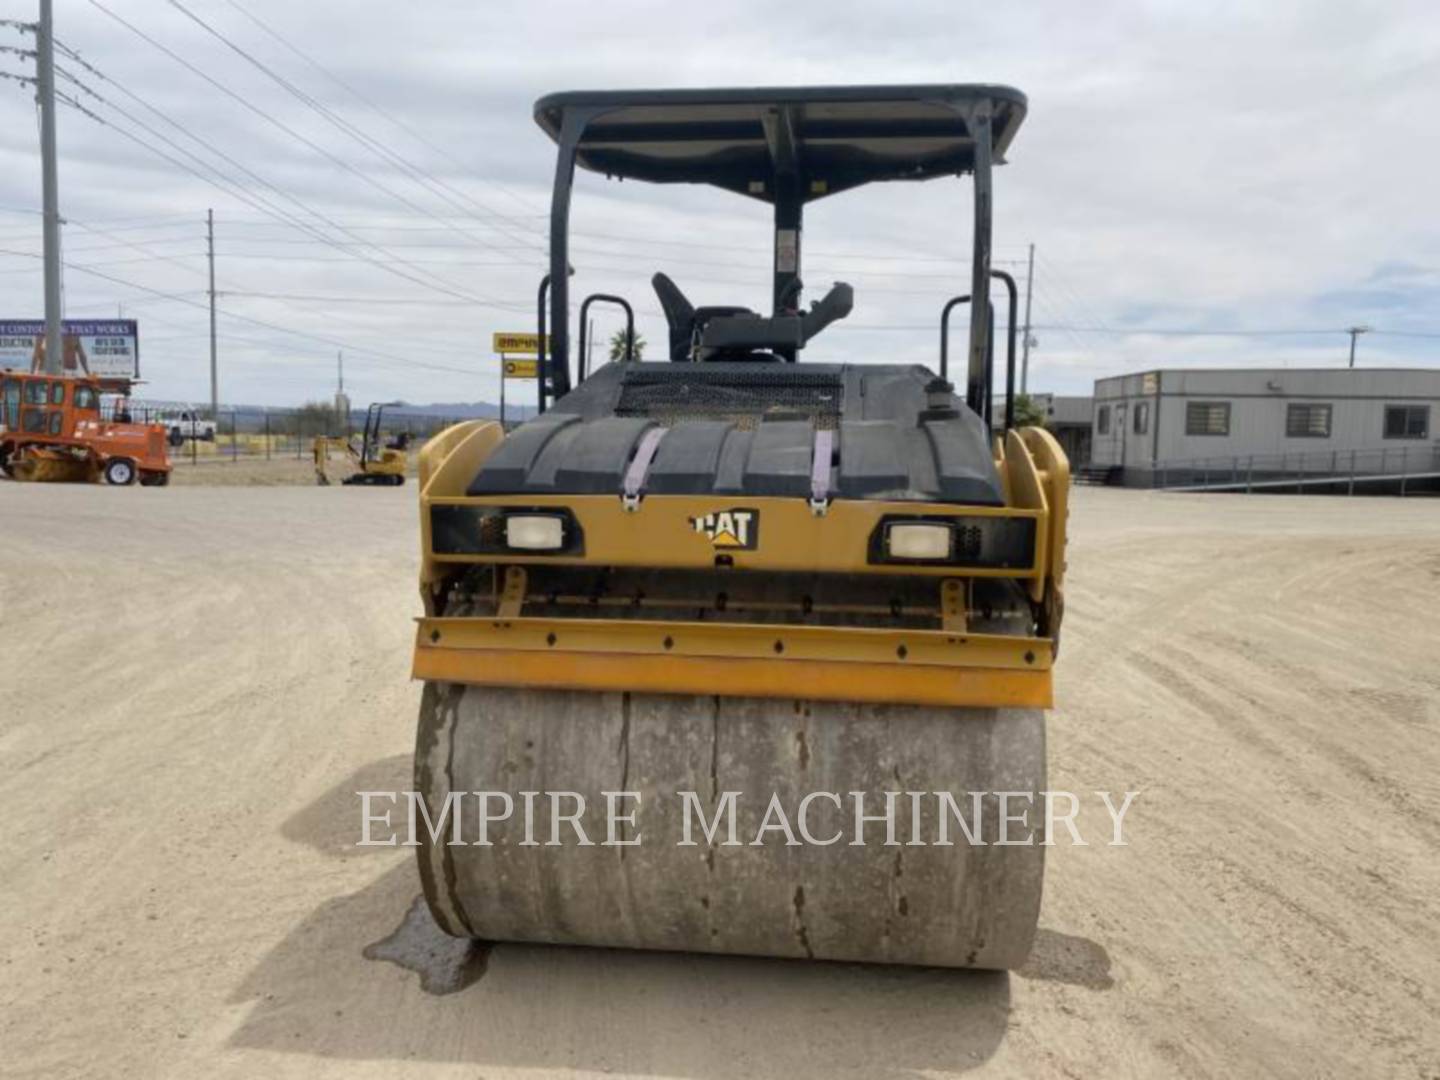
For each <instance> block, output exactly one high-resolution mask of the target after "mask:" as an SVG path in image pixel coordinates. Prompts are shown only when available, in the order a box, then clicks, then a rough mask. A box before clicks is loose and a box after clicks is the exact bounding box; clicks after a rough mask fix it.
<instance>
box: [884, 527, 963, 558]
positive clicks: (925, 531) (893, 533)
mask: <svg viewBox="0 0 1440 1080" xmlns="http://www.w3.org/2000/svg"><path fill="white" fill-rule="evenodd" d="M950 537H951V531H950V526H949V525H929V524H925V525H894V524H892V525H890V526H889V527H888V528H886V530H885V554H886V555H888V556H889V557H890V558H892V559H923V560H924V561H926V562H939V561H941V560H943V559H948V558H950Z"/></svg>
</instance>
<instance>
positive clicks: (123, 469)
mask: <svg viewBox="0 0 1440 1080" xmlns="http://www.w3.org/2000/svg"><path fill="white" fill-rule="evenodd" d="M0 469H3V470H4V472H5V475H7V476H9V477H10V478H11V479H14V480H39V481H71V482H81V483H86V482H89V483H94V482H97V481H99V480H100V479H101V478H102V477H103V478H104V480H105V482H106V483H109V484H133V483H134V482H135V481H136V480H137V479H138V480H139V481H140V483H142V484H145V485H147V486H157V487H163V486H164V485H165V484H168V483H169V482H170V458H169V456H168V454H167V453H166V448H165V428H164V426H163V425H161V424H136V423H131V422H130V421H129V417H128V415H127V414H126V411H125V409H124V408H123V407H122V408H120V409H119V410H117V417H116V419H114V420H103V419H101V416H100V383H99V381H98V380H96V379H94V378H92V377H90V376H82V377H76V376H70V375H64V376H58V375H41V374H31V373H27V372H19V371H4V372H0Z"/></svg>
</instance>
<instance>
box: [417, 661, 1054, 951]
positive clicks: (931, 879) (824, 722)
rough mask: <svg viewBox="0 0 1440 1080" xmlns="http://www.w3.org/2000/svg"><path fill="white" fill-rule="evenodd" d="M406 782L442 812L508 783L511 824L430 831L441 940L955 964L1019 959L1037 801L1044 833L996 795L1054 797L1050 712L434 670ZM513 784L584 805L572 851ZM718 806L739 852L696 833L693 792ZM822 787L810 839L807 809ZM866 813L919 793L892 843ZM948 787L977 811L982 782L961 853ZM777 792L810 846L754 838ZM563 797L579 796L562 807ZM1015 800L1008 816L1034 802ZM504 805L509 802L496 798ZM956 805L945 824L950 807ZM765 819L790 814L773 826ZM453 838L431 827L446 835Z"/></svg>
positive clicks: (1036, 872) (1028, 928)
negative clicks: (891, 796) (501, 683)
mask: <svg viewBox="0 0 1440 1080" xmlns="http://www.w3.org/2000/svg"><path fill="white" fill-rule="evenodd" d="M415 765H416V776H415V780H416V789H417V790H418V791H420V792H421V793H422V795H423V797H424V799H425V801H426V804H427V805H428V807H429V812H430V815H431V818H432V820H438V818H439V815H440V813H441V810H442V808H443V807H444V805H445V802H446V798H447V796H448V794H449V793H450V792H452V791H463V792H477V791H494V792H507V793H510V794H511V795H512V796H513V797H514V800H515V812H514V815H513V816H512V817H511V818H510V819H509V820H506V821H503V822H497V823H494V824H492V825H490V827H489V831H488V838H489V839H490V841H491V846H477V845H475V844H474V843H473V842H474V841H475V840H476V839H477V838H478V825H477V822H476V818H477V812H476V809H477V805H478V800H477V799H476V798H475V797H474V796H468V797H467V798H466V800H465V801H464V803H463V804H462V815H463V816H462V838H463V839H464V840H465V841H466V844H465V845H464V846H456V845H452V844H446V843H440V844H435V843H431V842H430V840H429V838H428V837H427V836H426V835H425V828H424V823H423V822H422V823H421V827H420V829H419V834H420V840H421V842H422V846H421V847H420V848H419V851H418V854H419V862H420V875H421V878H422V881H423V883H424V888H425V894H426V898H427V900H428V902H429V904H430V907H431V909H432V911H433V912H434V914H435V917H436V920H437V921H438V922H439V923H440V925H441V926H442V927H444V928H445V929H446V930H448V931H449V932H450V933H453V934H456V935H460V936H471V937H477V938H484V939H489V940H498V941H534V942H550V943H557V944H583V945H600V946H619V947H628V948H642V949H676V950H693V951H699V952H718V953H737V954H751V955H766V956H783V957H797V958H805V957H811V958H817V959H831V960H858V961H876V962H888V963H903V964H925V965H941V966H951V967H982V968H1011V967H1016V966H1018V965H1019V964H1021V963H1022V962H1023V961H1024V959H1025V957H1026V955H1027V953H1028V952H1029V949H1030V943H1031V939H1032V938H1033V936H1034V931H1035V923H1036V919H1037V917H1038V914H1039V908H1040V894H1041V881H1042V874H1043V859H1044V848H1043V847H1042V846H1040V841H1041V840H1042V839H1043V833H1042V832H1040V831H1039V830H1040V828H1041V826H1042V824H1043V822H1042V821H1040V820H1037V819H1038V818H1039V812H1040V803H1039V799H1038V795H1037V796H1036V801H1035V803H1034V806H1033V808H1032V809H1031V810H1030V816H1029V822H1030V823H1031V824H1032V825H1034V826H1035V831H1034V832H1033V833H1032V832H1031V831H1029V830H1028V829H1027V828H1025V827H1024V826H1023V825H1018V826H1017V825H1016V824H1014V823H1012V826H1011V832H1010V838H1011V839H1014V838H1017V837H1019V838H1021V839H1024V838H1027V837H1028V838H1031V839H1032V840H1033V842H1032V843H1030V844H1019V845H1014V846H994V841H995V840H996V839H998V837H999V831H998V830H999V814H998V811H999V806H998V801H997V800H996V798H995V796H994V795H993V793H995V792H1023V793H1038V792H1041V791H1043V790H1044V788H1045V733H1044V715H1043V713H1042V712H1040V711H1038V710H1014V709H1006V710H1001V709H940V708H922V707H915V706H900V705H895V706H874V705H860V704H851V703H836V702H820V701H811V700H805V699H797V700H793V701H781V700H769V699H747V698H724V697H715V696H684V697H680V696H660V695H639V694H594V693H582V692H570V691H559V690H529V689H501V688H494V687H476V686H460V685H453V684H444V683H434V684H428V685H427V686H426V687H425V692H424V696H423V700H422V704H421V713H420V724H419V731H418V741H417V748H416V762H415ZM523 791H537V792H542V793H546V792H556V791H567V792H568V791H573V792H578V793H580V794H582V795H583V796H584V797H585V802H586V811H585V815H584V817H583V818H582V825H583V827H584V829H585V832H586V834H587V835H588V837H589V838H590V839H591V840H593V841H594V842H595V844H594V846H589V847H586V846H580V845H579V844H578V842H577V838H576V836H575V834H574V833H573V832H572V831H571V828H570V826H569V825H563V831H562V832H561V839H562V841H563V843H562V844H561V845H559V846H548V845H547V843H546V842H547V841H549V840H550V839H551V833H550V828H551V822H550V815H549V812H548V811H549V803H548V799H547V797H546V796H545V795H541V796H539V797H538V799H537V801H536V809H535V815H534V833H533V837H534V840H535V841H536V844H537V846H526V845H523V844H522V841H523V840H524V839H525V831H524V828H525V827H524V822H523V819H522V811H523V805H522V797H521V796H520V795H519V793H520V792H523ZM622 791H632V792H639V793H640V796H641V797H640V801H639V804H638V806H636V805H635V804H634V803H633V802H630V801H622V802H620V803H618V804H617V806H618V809H619V812H620V813H622V814H624V813H629V812H630V811H634V813H635V822H634V825H633V826H630V825H621V826H620V827H619V828H618V829H617V832H616V835H615V839H633V838H634V837H635V836H636V835H638V836H639V837H640V839H641V843H640V844H639V845H638V846H625V847H621V846H605V845H604V844H603V843H602V842H603V841H604V840H605V839H606V838H607V814H606V799H605V795H604V792H622ZM687 791H689V792H695V793H696V795H695V799H696V800H697V803H698V807H699V808H700V809H701V810H702V811H703V813H704V815H705V817H706V818H707V819H709V818H713V816H714V814H715V811H716V807H717V803H718V802H719V801H720V800H721V799H722V798H723V795H724V793H725V792H731V791H733V792H738V793H739V794H738V796H737V797H736V800H735V808H736V812H735V821H736V839H737V840H738V841H740V843H739V844H738V845H737V846H729V845H726V844H723V843H721V841H723V840H725V839H727V838H728V837H727V829H726V825H725V822H724V820H723V817H722V820H721V824H720V832H719V833H717V834H716V835H715V840H716V844H715V845H714V846H710V845H709V844H707V843H706V840H705V837H704V834H703V831H702V827H703V824H702V821H701V819H700V817H699V816H698V815H696V814H694V812H693V809H694V807H692V815H691V838H692V839H693V840H694V841H696V846H684V845H682V844H681V841H682V839H683V825H684V800H683V798H682V797H681V795H680V794H679V793H681V792H687ZM812 791H820V792H834V793H837V794H838V795H839V796H840V799H841V801H842V804H843V805H842V807H841V808H837V807H836V806H835V804H834V802H833V801H832V800H829V799H828V798H827V797H823V796H822V797H817V799H815V800H812V805H811V809H810V813H809V825H810V832H811V834H812V836H813V838H814V839H816V840H828V839H830V838H831V837H832V836H834V835H835V834H836V833H837V832H839V833H842V834H843V835H842V836H841V838H840V839H839V841H838V842H836V843H833V844H830V845H827V846H822V845H819V844H810V843H805V842H804V841H803V838H801V837H800V836H799V835H798V829H799V823H798V814H797V810H798V807H799V805H800V802H801V800H802V798H804V796H806V795H807V794H809V793H810V792H812ZM857 791H858V792H865V793H866V796H865V800H864V809H865V812H866V813H867V814H870V815H880V814H882V813H883V812H884V807H885V798H886V796H885V792H887V791H897V792H909V791H919V792H925V793H927V794H926V796H925V797H924V798H923V799H922V800H921V802H920V807H921V810H920V832H919V834H918V835H919V837H920V838H921V839H922V840H925V841H926V843H925V844H924V845H923V846H919V845H913V844H909V843H907V841H909V840H911V839H912V831H911V829H912V816H911V805H912V804H911V800H910V798H909V797H908V796H906V795H904V794H901V795H900V796H898V798H897V800H896V813H895V820H896V836H895V839H896V841H897V843H896V844H895V845H894V846H890V845H887V844H886V843H885V841H886V826H885V823H884V822H883V821H875V822H870V823H868V824H866V825H865V826H864V836H865V841H866V842H865V843H864V844H863V845H860V846H854V845H852V844H851V843H850V841H851V840H853V839H854V837H855V825H854V803H853V798H852V797H851V796H850V794H849V793H851V792H857ZM941 791H948V792H950V793H952V795H953V797H954V799H955V802H956V804H957V805H958V806H959V807H960V808H961V811H962V812H963V813H964V814H965V815H966V816H967V818H969V817H970V816H971V809H970V796H969V793H970V792H975V791H978V792H986V793H992V794H987V795H986V796H985V798H984V801H983V811H982V815H981V820H982V824H981V826H980V829H981V832H980V838H981V839H984V840H986V841H988V843H987V844H986V845H983V846H980V845H970V844H969V843H968V842H967V841H966V838H965V836H964V834H963V833H962V832H961V831H960V828H959V825H958V824H957V823H956V822H955V821H954V820H953V818H951V819H950V839H951V840H953V841H954V842H955V843H954V846H949V847H944V846H938V845H936V844H935V843H934V841H935V840H936V839H937V838H938V832H937V820H936V819H937V816H938V815H939V814H940V813H941V812H942V811H941V808H940V806H939V804H938V803H937V800H936V798H935V796H934V795H933V793H934V792H941ZM772 793H774V794H776V795H778V797H779V803H780V805H781V807H782V808H783V810H784V813H785V815H786V818H787V821H788V823H789V825H790V826H791V828H792V830H795V831H796V832H797V837H796V838H797V839H799V840H801V843H800V844H799V845H798V846H789V845H787V843H786V837H785V836H784V834H783V833H782V832H781V831H780V829H779V828H776V829H773V830H771V831H770V832H768V833H767V834H766V835H765V839H764V843H763V844H762V845H759V846H756V845H754V844H753V843H752V841H753V840H754V839H755V838H756V834H757V830H758V829H759V828H760V825H761V823H762V820H763V819H764V818H765V816H766V813H767V809H768V807H769V804H770V801H771V796H772ZM565 805H566V807H568V806H569V805H571V804H570V803H569V801H568V800H567V801H566V803H565ZM1026 808H1027V807H1026V804H1025V802H1024V801H1023V800H1015V799H1014V797H1013V796H1012V802H1011V811H1012V813H1022V812H1024V811H1025V810H1026ZM492 809H493V810H494V811H495V812H496V813H499V811H500V809H501V806H500V803H499V802H498V801H496V802H494V803H492ZM947 816H948V815H947ZM771 823H772V824H775V825H777V826H778V824H779V821H778V819H776V818H773V817H772V819H771ZM448 838H449V833H448V832H446V833H443V834H441V839H442V840H445V839H448Z"/></svg>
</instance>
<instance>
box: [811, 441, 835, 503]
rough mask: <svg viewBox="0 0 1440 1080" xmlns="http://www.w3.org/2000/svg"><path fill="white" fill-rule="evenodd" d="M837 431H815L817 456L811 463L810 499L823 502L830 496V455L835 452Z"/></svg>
mask: <svg viewBox="0 0 1440 1080" xmlns="http://www.w3.org/2000/svg"><path fill="white" fill-rule="evenodd" d="M834 445H835V433H834V432H833V431H817V432H816V433H815V457H814V458H813V459H812V461H811V463H810V501H811V502H815V503H823V502H824V501H825V500H826V499H827V498H829V496H830V457H831V455H832V454H833V452H834Z"/></svg>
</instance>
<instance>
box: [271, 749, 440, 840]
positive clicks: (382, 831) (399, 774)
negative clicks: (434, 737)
mask: <svg viewBox="0 0 1440 1080" xmlns="http://www.w3.org/2000/svg"><path fill="white" fill-rule="evenodd" d="M412 760H413V759H412V758H411V756H410V755H409V754H396V755H395V756H394V757H388V758H383V759H381V760H380V761H372V762H371V763H370V764H369V765H366V766H365V767H364V768H361V769H357V770H356V771H355V772H353V773H351V774H350V776H349V777H347V778H346V779H345V780H344V781H342V782H341V783H339V784H336V785H335V786H334V787H333V788H331V789H330V790H329V791H327V792H326V793H325V794H324V795H322V796H320V798H318V799H316V800H315V801H314V802H313V803H311V804H310V805H309V806H307V807H305V809H303V810H301V811H300V812H299V813H297V814H292V815H291V816H290V817H289V818H288V819H287V820H286V822H285V824H284V825H282V826H280V835H281V836H283V837H285V839H286V840H289V841H291V842H293V843H296V844H305V845H307V846H308V847H312V848H314V849H315V850H316V851H319V852H322V853H323V854H326V855H333V856H337V857H338V856H342V855H343V856H347V857H348V856H351V855H363V854H365V853H367V852H370V853H376V852H388V853H390V854H392V855H393V854H394V850H393V849H392V848H388V847H356V846H355V845H356V844H357V843H358V842H359V840H360V836H361V832H360V811H361V800H360V796H359V795H357V794H356V792H359V791H397V792H398V791H408V790H409V789H410V788H412V787H414V776H413V771H412ZM389 805H390V804H389V803H386V802H384V801H378V800H377V801H376V802H375V805H374V809H375V811H376V812H377V813H383V812H384V811H385V809H386V808H387V807H388V806H389ZM391 820H392V821H395V822H397V823H398V822H402V821H403V820H404V815H403V814H400V813H395V814H392V815H391ZM389 835H390V832H389V830H387V829H386V828H385V827H384V826H383V825H381V824H380V823H378V822H377V823H376V824H375V829H374V836H375V838H376V839H383V838H385V837H387V836H389Z"/></svg>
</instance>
